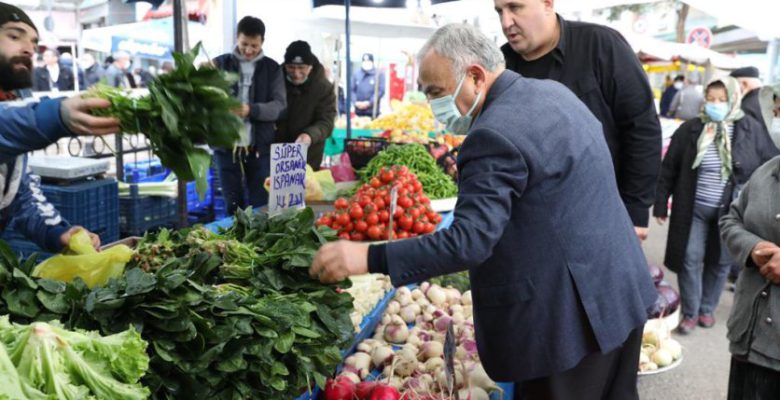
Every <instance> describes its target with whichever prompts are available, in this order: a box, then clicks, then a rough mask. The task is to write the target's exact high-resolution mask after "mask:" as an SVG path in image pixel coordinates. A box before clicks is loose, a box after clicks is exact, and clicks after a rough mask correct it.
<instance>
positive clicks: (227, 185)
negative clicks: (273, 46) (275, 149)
mask: <svg viewBox="0 0 780 400" xmlns="http://www.w3.org/2000/svg"><path fill="white" fill-rule="evenodd" d="M263 43H265V24H264V23H263V21H261V20H260V19H259V18H255V17H251V16H247V17H244V18H243V19H241V21H239V22H238V37H237V38H236V48H235V50H233V52H232V53H227V54H223V55H221V56H219V57H217V58H216V59H214V64H215V65H216V66H217V68H219V69H221V70H224V71H228V72H233V73H236V74H238V75H239V77H240V78H239V81H238V83H236V85H235V86H234V88H233V95H234V96H236V97H238V99H239V100H241V103H242V104H241V108H240V109H238V110H236V115H238V116H239V117H241V118H242V119H244V121H245V125H246V128H245V130H244V131H243V132H241V138H240V139H239V140H238V142H237V143H236V145H235V147H234V148H232V149H224V148H222V149H215V150H214V159H215V161H216V165H217V169H218V172H219V179H220V181H221V182H222V194H223V196H224V197H225V203H226V205H227V212H228V214H229V215H233V214H234V213H235V212H236V210H238V209H239V208H240V209H244V208H246V207H248V206H251V207H255V208H256V207H262V206H264V205H266V204H267V203H268V192H267V191H266V190H265V188H264V187H263V183H264V182H265V178H267V177H268V176H270V175H271V173H270V169H271V143H272V142H273V139H274V135H275V128H274V124H275V123H276V121H277V119H279V117H280V116H281V115H282V112H283V111H284V109H285V108H286V107H287V95H286V93H285V90H284V76H283V74H282V68H281V67H280V66H279V64H278V63H277V62H276V61H274V60H273V59H271V58H270V57H267V56H266V55H265V53H263Z"/></svg>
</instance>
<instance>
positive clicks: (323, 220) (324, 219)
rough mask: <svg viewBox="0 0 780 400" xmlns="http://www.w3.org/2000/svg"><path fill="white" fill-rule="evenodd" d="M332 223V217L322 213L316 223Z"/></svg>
mask: <svg viewBox="0 0 780 400" xmlns="http://www.w3.org/2000/svg"><path fill="white" fill-rule="evenodd" d="M332 223H333V218H331V217H330V216H328V215H323V216H322V217H320V219H319V220H318V221H317V225H320V226H330V224H332Z"/></svg>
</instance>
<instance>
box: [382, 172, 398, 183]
mask: <svg viewBox="0 0 780 400" xmlns="http://www.w3.org/2000/svg"><path fill="white" fill-rule="evenodd" d="M381 179H382V182H384V183H390V182H392V181H393V179H395V174H394V173H393V171H384V172H382V174H381Z"/></svg>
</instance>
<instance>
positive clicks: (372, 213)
mask: <svg viewBox="0 0 780 400" xmlns="http://www.w3.org/2000/svg"><path fill="white" fill-rule="evenodd" d="M395 187H397V188H398V198H397V201H396V208H395V212H394V213H393V215H392V224H391V223H390V218H391V215H390V208H391V204H390V201H391V198H390V196H391V191H392V189H393V188H395ZM334 206H335V208H336V210H335V211H333V212H330V213H327V214H325V215H323V216H322V217H320V218H319V219H318V220H317V225H320V226H322V225H325V226H329V227H331V228H332V229H334V230H336V231H338V233H339V237H340V238H342V239H346V240H353V241H364V240H389V239H391V238H392V239H406V238H410V237H416V236H419V235H424V234H428V233H433V232H435V231H436V225H438V224H439V223H440V222H441V220H442V216H441V215H439V214H438V213H437V212H435V211H433V209H431V200H430V199H429V198H428V197H427V196H425V194H423V187H422V184H421V183H420V182H419V181H418V180H417V176H416V175H415V174H413V173H411V172H409V169H408V168H407V167H405V166H397V165H396V166H392V167H390V168H382V169H381V170H380V171H379V174H377V175H376V176H374V177H372V178H371V179H370V180H369V183H367V184H364V185H362V186H361V187H360V188H358V190H357V192H356V193H355V194H354V195H353V196H352V197H351V198H349V199H346V198H343V197H342V198H339V199H337V200H336V202H335V203H334ZM391 225H392V226H391ZM391 232H392V233H391Z"/></svg>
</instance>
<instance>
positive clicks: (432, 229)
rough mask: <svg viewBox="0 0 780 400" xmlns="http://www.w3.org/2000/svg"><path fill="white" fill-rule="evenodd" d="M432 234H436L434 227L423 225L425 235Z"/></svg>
mask: <svg viewBox="0 0 780 400" xmlns="http://www.w3.org/2000/svg"><path fill="white" fill-rule="evenodd" d="M433 232H436V225H434V224H425V233H433Z"/></svg>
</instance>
